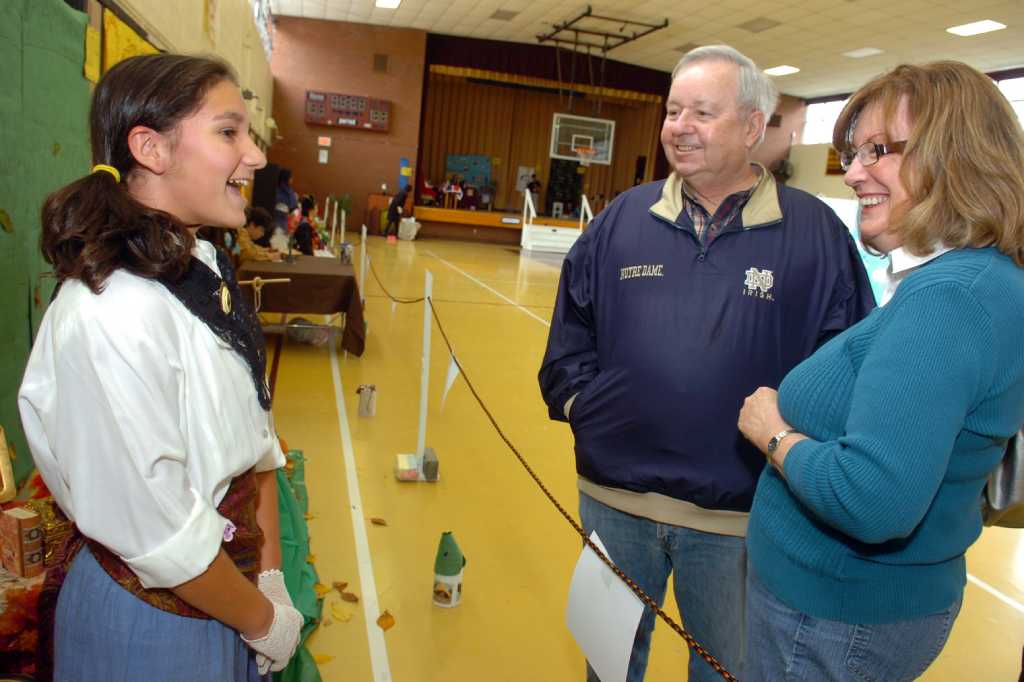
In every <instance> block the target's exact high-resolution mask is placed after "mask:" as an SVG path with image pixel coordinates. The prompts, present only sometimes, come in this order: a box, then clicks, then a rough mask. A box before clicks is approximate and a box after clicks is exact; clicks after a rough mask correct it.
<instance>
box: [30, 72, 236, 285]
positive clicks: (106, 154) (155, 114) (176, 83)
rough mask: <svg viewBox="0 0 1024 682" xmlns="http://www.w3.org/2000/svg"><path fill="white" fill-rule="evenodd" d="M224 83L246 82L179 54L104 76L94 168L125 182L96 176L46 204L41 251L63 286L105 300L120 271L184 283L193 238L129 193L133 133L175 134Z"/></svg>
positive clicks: (96, 101) (95, 104) (93, 115)
mask: <svg viewBox="0 0 1024 682" xmlns="http://www.w3.org/2000/svg"><path fill="white" fill-rule="evenodd" d="M224 80H227V81H231V82H232V83H236V84H237V82H238V79H237V77H236V76H235V74H234V71H233V70H232V69H231V67H230V66H229V65H228V64H226V63H225V62H223V61H220V60H219V59H214V58H208V57H190V56H184V55H173V54H156V55H146V56H142V57H131V58H129V59H126V60H124V61H122V62H120V63H118V64H117V65H116V66H114V67H113V68H112V69H111V70H110V71H108V72H107V73H106V75H104V76H103V78H102V79H101V80H100V82H99V84H98V85H97V86H96V90H95V92H94V93H93V97H92V108H91V110H90V112H89V126H90V130H91V139H92V160H93V164H106V165H108V166H113V167H114V168H116V169H117V170H118V171H119V172H120V174H121V178H122V182H118V181H117V180H116V179H115V178H114V176H113V175H112V174H110V173H107V172H95V173H90V174H89V175H87V176H85V177H83V178H80V179H78V180H76V181H74V182H72V183H71V184H70V185H67V186H65V187H63V188H61V189H59V190H57V191H56V192H53V193H52V194H50V195H49V196H48V197H47V198H46V201H45V202H44V203H43V208H42V238H41V246H42V251H43V256H44V257H45V258H46V260H47V261H48V262H49V263H50V264H52V265H53V268H54V272H55V274H56V276H57V279H58V281H64V280H66V279H68V278H75V279H79V280H81V281H82V282H83V283H85V284H86V285H87V286H88V287H89V289H91V290H92V291H93V292H94V293H99V292H100V291H102V289H103V285H104V283H105V282H106V280H107V278H108V277H109V276H110V274H111V273H112V272H114V270H117V269H118V268H124V269H125V270H127V271H129V272H131V273H133V274H136V275H138V276H140V277H145V278H149V279H155V278H165V277H166V278H170V279H172V280H176V279H178V278H180V277H181V276H182V275H183V274H184V273H185V271H186V269H187V268H188V263H189V259H190V258H191V252H192V247H193V245H194V239H193V237H192V235H191V233H190V232H189V231H188V229H187V228H186V227H185V225H183V224H182V223H181V221H180V220H178V219H177V218H175V217H174V216H172V215H170V214H169V213H166V212H165V211H160V210H157V209H153V208H150V207H148V206H144V205H143V204H141V203H139V202H138V201H136V200H135V199H134V198H133V197H132V196H131V195H130V194H129V193H128V186H127V184H128V181H129V180H130V178H131V176H132V174H133V173H135V172H136V171H137V165H138V164H137V163H136V161H135V158H134V157H133V156H132V153H131V150H130V149H129V148H128V133H129V132H130V131H131V130H132V128H134V127H136V126H147V127H149V128H152V129H153V130H155V131H157V132H160V133H170V134H173V132H174V130H175V128H177V126H178V124H179V123H181V121H182V120H183V119H185V118H188V117H189V116H190V115H192V114H193V113H195V112H196V111H197V110H198V109H199V108H200V107H201V106H202V103H203V99H204V98H205V97H206V93H207V92H209V90H210V89H211V88H213V87H214V86H216V85H217V84H218V83H220V82H221V81H224Z"/></svg>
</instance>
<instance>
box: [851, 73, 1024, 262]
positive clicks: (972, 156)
mask: <svg viewBox="0 0 1024 682" xmlns="http://www.w3.org/2000/svg"><path fill="white" fill-rule="evenodd" d="M903 98H906V102H907V110H908V114H909V118H910V125H911V129H910V136H909V139H908V140H907V146H906V148H905V149H904V151H903V164H902V166H901V168H900V180H901V181H902V182H903V186H904V187H905V188H906V190H907V193H908V195H909V200H908V201H907V202H906V205H903V206H894V207H893V208H892V209H891V215H892V224H891V225H890V229H891V230H893V231H894V232H895V233H896V234H898V235H899V236H900V237H901V238H902V245H903V247H904V248H906V249H907V250H908V251H910V252H911V253H913V254H916V255H924V254H927V253H929V252H931V251H932V249H933V247H934V245H935V243H936V242H941V243H944V244H946V245H948V246H951V247H968V246H969V247H982V246H993V245H994V246H996V247H997V248H998V249H999V250H1000V251H1002V252H1003V253H1005V254H1006V255H1008V256H1010V257H1011V258H1013V259H1014V261H1015V262H1016V263H1017V264H1018V265H1021V266H1024V133H1022V131H1021V125H1020V123H1019V122H1018V120H1017V117H1016V115H1015V114H1014V112H1013V109H1012V108H1011V107H1010V104H1009V102H1008V101H1007V100H1006V98H1005V97H1004V96H1003V95H1002V93H1001V92H999V89H998V88H997V87H996V86H995V84H994V83H993V82H992V80H991V79H990V78H989V77H988V76H986V75H984V74H982V73H980V72H979V71H976V70H975V69H973V68H971V67H969V66H967V65H966V64H962V63H960V62H953V61H940V62H934V63H931V64H924V65H921V66H912V65H902V66H898V67H896V68H895V69H893V70H892V71H890V72H889V73H886V74H883V75H881V76H878V77H877V78H875V79H874V80H872V81H871V82H870V83H868V84H867V85H865V86H864V87H862V88H861V89H860V90H858V91H857V92H855V93H854V94H853V96H852V97H850V100H849V101H848V102H847V104H846V106H845V107H844V108H843V111H842V113H841V114H840V115H839V119H838V120H837V121H836V126H835V129H834V130H833V133H832V144H833V145H834V146H835V148H836V149H838V150H849V149H852V147H853V131H854V129H855V128H856V125H857V120H858V119H859V117H860V115H861V114H862V113H863V111H864V110H865V108H867V107H868V106H880V107H882V112H883V116H884V120H886V121H890V122H891V121H895V120H896V112H897V110H898V108H899V104H900V101H901V100H902V99H903ZM887 137H888V139H889V141H896V140H895V139H894V138H893V137H892V134H891V131H887Z"/></svg>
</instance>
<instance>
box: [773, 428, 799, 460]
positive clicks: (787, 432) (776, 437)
mask: <svg viewBox="0 0 1024 682" xmlns="http://www.w3.org/2000/svg"><path fill="white" fill-rule="evenodd" d="M791 433H793V429H786V430H785V431H780V432H779V433H777V434H775V435H774V436H772V439H771V440H770V441H768V454H769V455H771V454H774V453H775V451H776V450H778V449H779V445H780V444H782V439H783V438H785V437H786V436H788V435H790V434H791Z"/></svg>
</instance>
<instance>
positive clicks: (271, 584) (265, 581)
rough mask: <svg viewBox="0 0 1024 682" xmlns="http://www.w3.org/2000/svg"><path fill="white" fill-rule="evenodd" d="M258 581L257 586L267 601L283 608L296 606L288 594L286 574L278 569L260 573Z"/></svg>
mask: <svg viewBox="0 0 1024 682" xmlns="http://www.w3.org/2000/svg"><path fill="white" fill-rule="evenodd" d="M256 580H257V582H256V586H257V587H258V588H259V589H260V592H262V593H263V594H264V596H266V598H267V599H269V600H270V601H272V602H274V603H275V604H281V605H282V606H295V604H293V603H292V598H291V596H290V595H289V594H288V588H287V587H285V584H284V573H282V572H281V571H279V570H277V569H276V568H272V569H270V570H269V571H263V572H262V573H260V574H259V575H258V576H256Z"/></svg>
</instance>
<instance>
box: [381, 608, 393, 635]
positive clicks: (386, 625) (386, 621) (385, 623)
mask: <svg viewBox="0 0 1024 682" xmlns="http://www.w3.org/2000/svg"><path fill="white" fill-rule="evenodd" d="M377 625H379V626H380V629H381V630H383V631H384V632H387V631H388V630H390V629H391V628H393V627H395V617H394V616H392V615H391V613H390V612H389V611H388V610H387V609H385V610H384V613H382V614H380V617H379V618H377Z"/></svg>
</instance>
